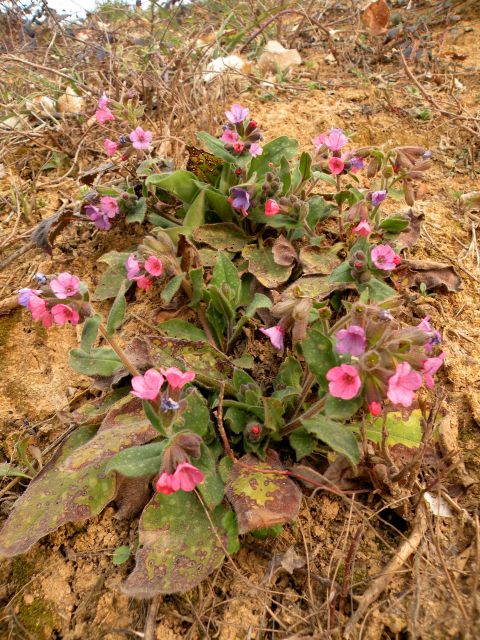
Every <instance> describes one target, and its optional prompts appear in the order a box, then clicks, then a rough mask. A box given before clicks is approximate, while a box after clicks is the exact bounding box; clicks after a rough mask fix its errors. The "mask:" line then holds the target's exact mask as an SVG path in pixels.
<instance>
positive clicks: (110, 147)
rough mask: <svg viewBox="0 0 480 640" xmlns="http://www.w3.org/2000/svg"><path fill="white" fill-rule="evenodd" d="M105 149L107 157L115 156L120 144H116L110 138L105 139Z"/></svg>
mask: <svg viewBox="0 0 480 640" xmlns="http://www.w3.org/2000/svg"><path fill="white" fill-rule="evenodd" d="M103 148H104V149H105V151H106V153H107V156H113V154H114V153H115V152H116V150H117V149H118V142H114V141H113V140H110V139H109V138H105V140H104V141H103Z"/></svg>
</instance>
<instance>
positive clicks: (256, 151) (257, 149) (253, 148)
mask: <svg viewBox="0 0 480 640" xmlns="http://www.w3.org/2000/svg"><path fill="white" fill-rule="evenodd" d="M250 153H251V154H252V156H253V157H254V158H256V157H257V156H261V155H262V153H263V147H261V146H260V145H259V144H258V142H254V143H253V144H251V145H250Z"/></svg>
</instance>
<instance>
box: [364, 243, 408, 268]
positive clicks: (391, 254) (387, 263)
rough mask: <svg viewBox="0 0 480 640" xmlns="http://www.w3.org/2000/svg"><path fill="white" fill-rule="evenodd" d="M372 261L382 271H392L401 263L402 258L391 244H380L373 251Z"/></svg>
mask: <svg viewBox="0 0 480 640" xmlns="http://www.w3.org/2000/svg"><path fill="white" fill-rule="evenodd" d="M370 255H371V257H372V262H373V264H374V265H375V266H376V267H377V269H381V270H382V271H392V270H393V269H395V267H396V266H397V265H399V264H400V262H401V258H400V256H398V255H397V254H396V253H395V251H394V250H393V249H392V247H391V246H390V245H389V244H379V245H378V246H376V247H374V248H373V249H372V252H371V254H370Z"/></svg>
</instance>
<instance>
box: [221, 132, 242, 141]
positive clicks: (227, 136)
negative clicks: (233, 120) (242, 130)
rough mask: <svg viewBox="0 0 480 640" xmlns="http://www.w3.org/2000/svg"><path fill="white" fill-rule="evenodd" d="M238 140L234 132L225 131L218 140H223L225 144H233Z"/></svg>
mask: <svg viewBox="0 0 480 640" xmlns="http://www.w3.org/2000/svg"><path fill="white" fill-rule="evenodd" d="M238 138H239V136H238V133H237V132H236V131H232V130H231V129H225V131H224V132H223V135H222V137H221V138H220V140H223V142H226V143H227V144H234V143H235V142H238Z"/></svg>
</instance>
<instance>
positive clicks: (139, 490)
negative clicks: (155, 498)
mask: <svg viewBox="0 0 480 640" xmlns="http://www.w3.org/2000/svg"><path fill="white" fill-rule="evenodd" d="M150 480H151V477H147V478H145V477H141V478H126V477H125V476H122V475H120V474H118V479H117V495H116V497H115V502H116V503H117V506H118V511H117V513H116V514H115V516H114V518H116V519H117V520H129V519H131V518H134V517H135V516H136V515H137V514H138V513H140V511H142V510H143V509H144V507H146V505H147V503H148V501H149V500H150V497H151V495H152V491H151V489H150Z"/></svg>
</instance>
